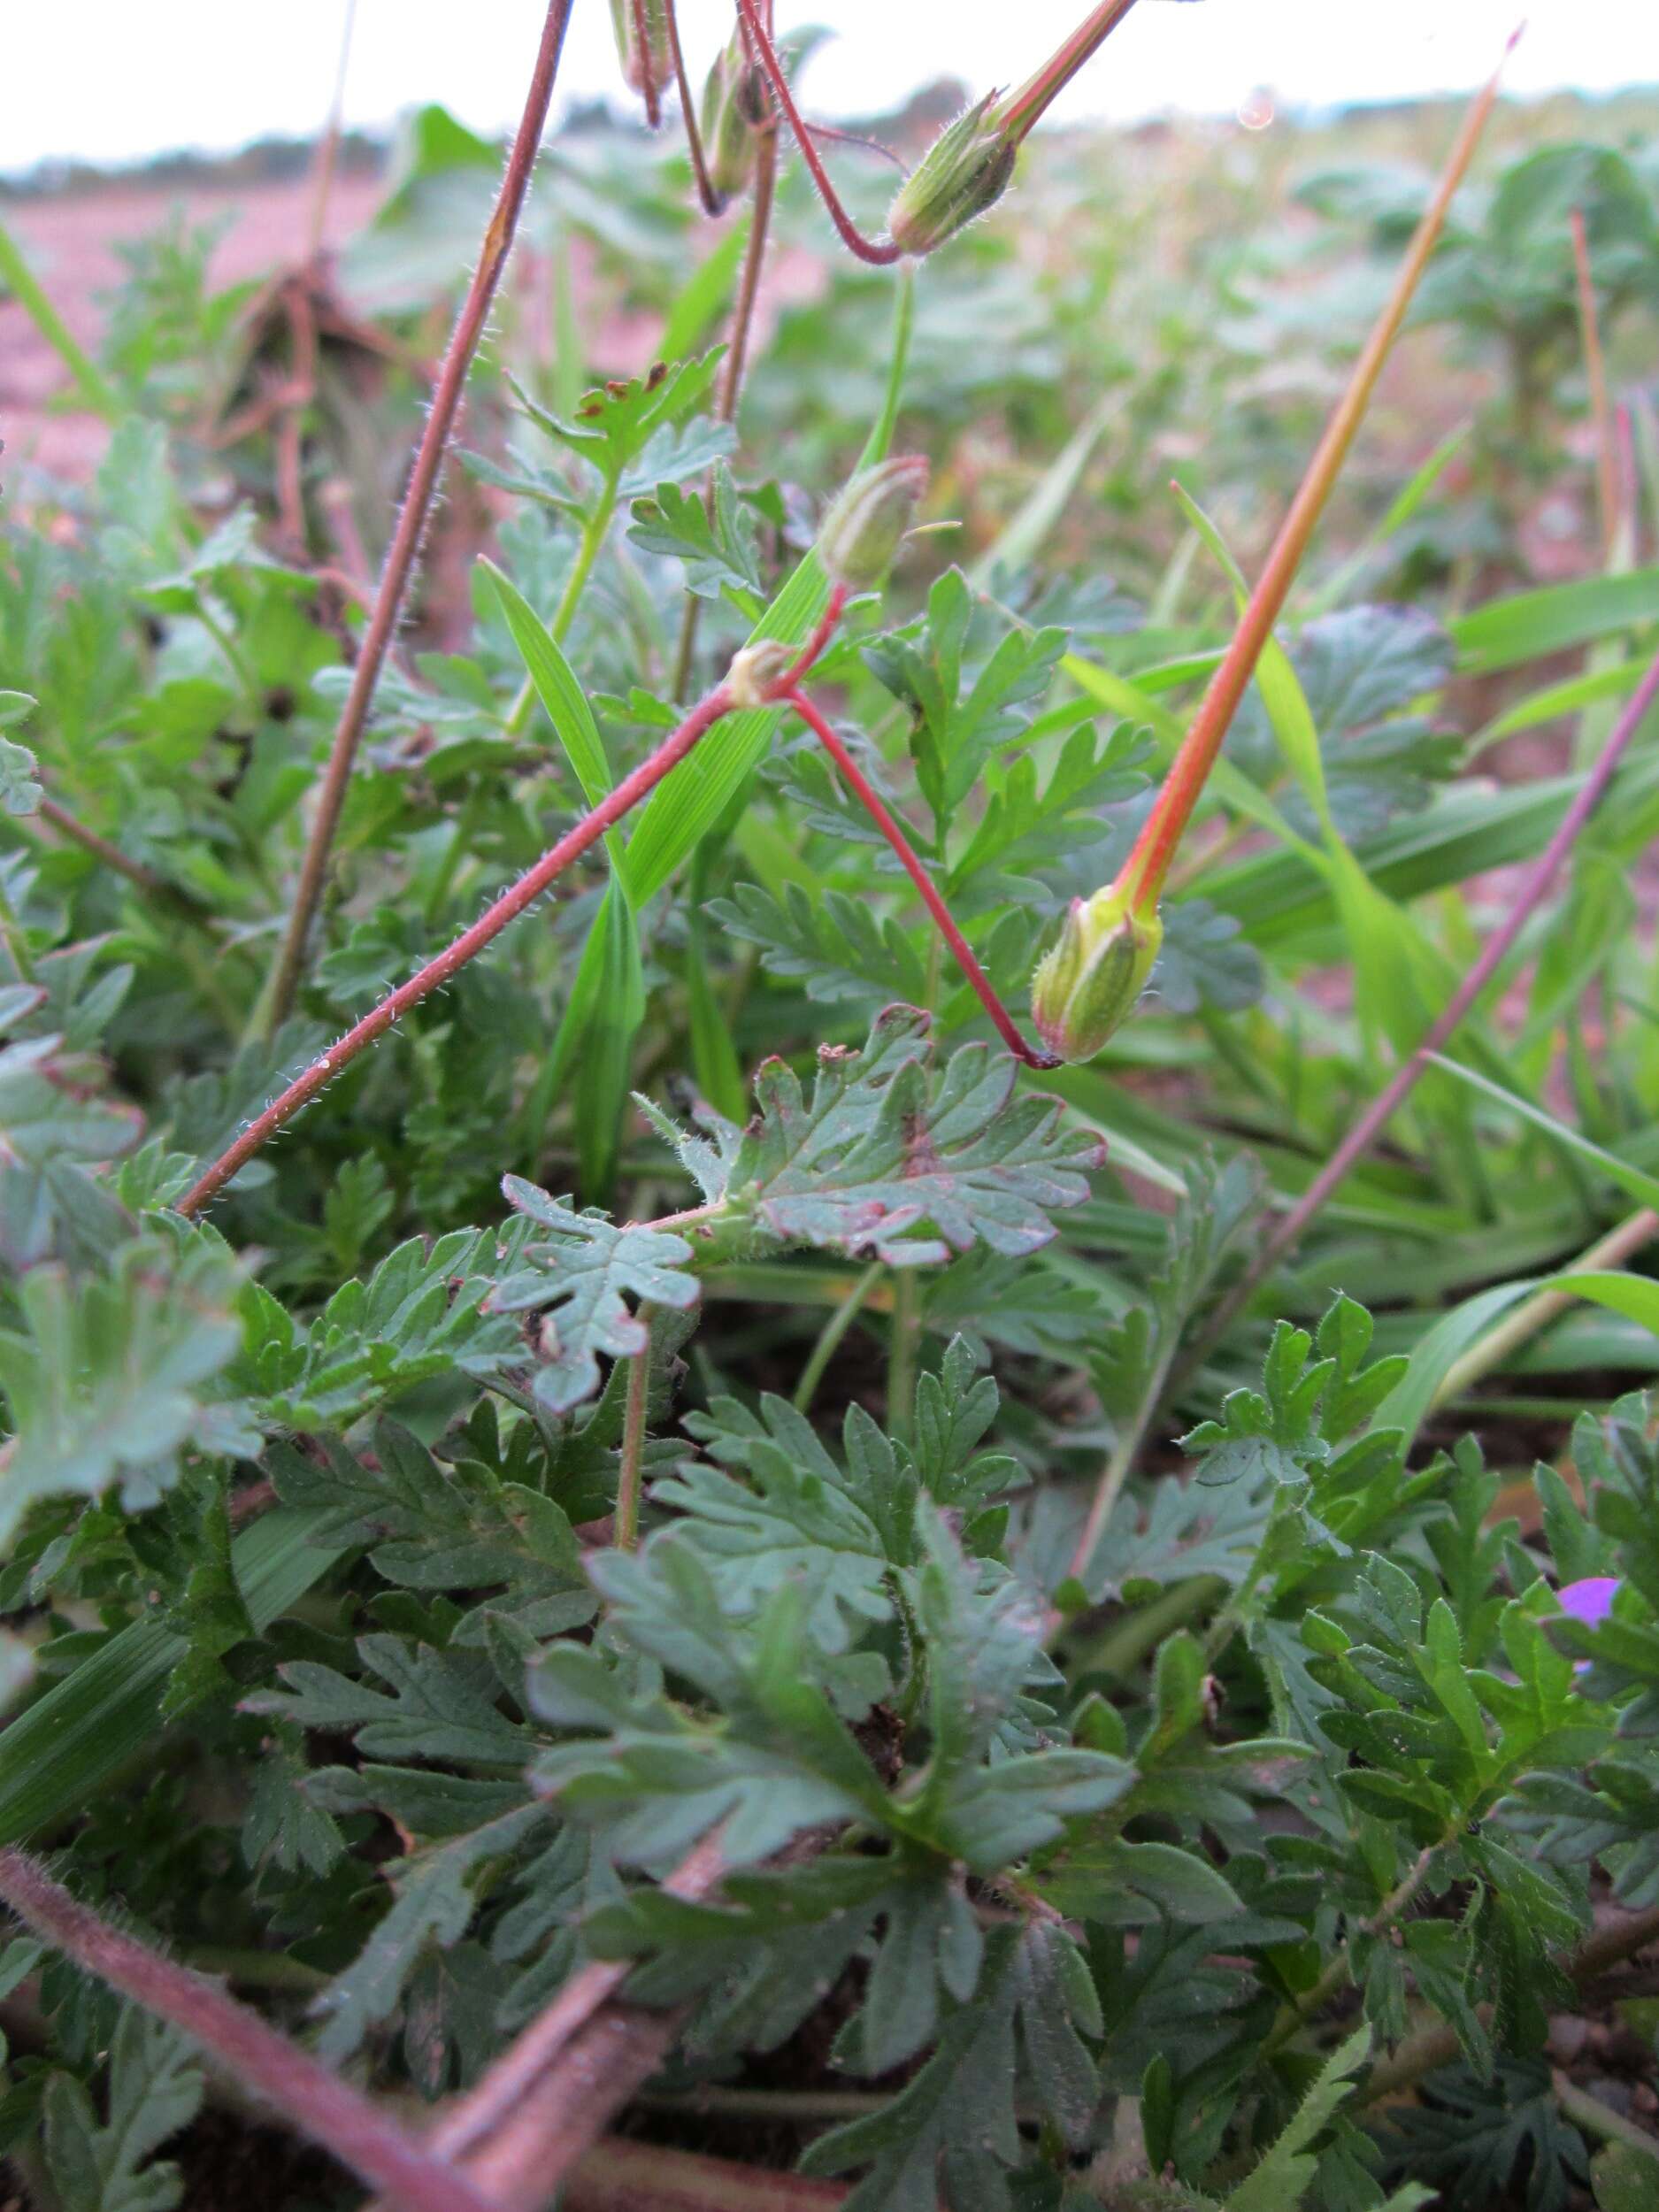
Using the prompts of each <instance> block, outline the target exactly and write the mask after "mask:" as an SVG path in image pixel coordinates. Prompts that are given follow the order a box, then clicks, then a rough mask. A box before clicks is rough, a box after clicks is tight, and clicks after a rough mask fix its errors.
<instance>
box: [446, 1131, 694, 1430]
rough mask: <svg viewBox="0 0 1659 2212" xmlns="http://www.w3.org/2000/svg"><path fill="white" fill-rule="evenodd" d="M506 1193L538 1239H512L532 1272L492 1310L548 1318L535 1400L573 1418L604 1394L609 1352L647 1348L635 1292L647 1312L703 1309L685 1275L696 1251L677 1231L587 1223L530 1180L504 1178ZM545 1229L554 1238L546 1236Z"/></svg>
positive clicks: (519, 1273)
mask: <svg viewBox="0 0 1659 2212" xmlns="http://www.w3.org/2000/svg"><path fill="white" fill-rule="evenodd" d="M502 1188H503V1191H504V1192H505V1193H506V1196H507V1202H508V1203H509V1205H511V1206H513V1207H515V1208H516V1209H517V1210H518V1212H519V1213H520V1214H521V1215H522V1216H523V1217H524V1218H525V1220H526V1223H527V1224H528V1225H529V1233H528V1234H523V1233H521V1234H520V1235H518V1237H516V1238H513V1239H512V1240H511V1247H510V1248H511V1255H512V1257H513V1258H514V1259H516V1260H518V1261H519V1262H521V1263H523V1264H521V1265H519V1266H518V1268H516V1269H515V1271H513V1272H512V1273H511V1274H509V1275H507V1276H506V1277H505V1278H504V1279H503V1280H502V1281H500V1282H498V1283H497V1284H496V1286H495V1289H494V1290H493V1291H492V1292H491V1293H490V1295H489V1304H490V1307H491V1309H492V1310H494V1311H495V1312H498V1313H525V1312H532V1311H534V1312H541V1313H546V1314H547V1315H548V1318H547V1320H545V1321H544V1322H543V1323H542V1325H541V1337H540V1348H541V1354H542V1357H543V1364H542V1366H541V1369H540V1370H539V1371H538V1373H537V1375H536V1379H535V1394H536V1396H537V1397H538V1398H539V1399H540V1400H541V1402H542V1403H543V1404H544V1405H546V1406H547V1407H548V1408H549V1410H550V1411H552V1412H554V1413H564V1412H567V1411H568V1410H569V1409H570V1408H571V1407H572V1406H574V1405H580V1403H581V1402H582V1400H583V1399H584V1398H590V1397H592V1395H593V1394H594V1392H595V1390H597V1389H598V1387H599V1361H598V1354H599V1353H601V1352H605V1353H608V1354H609V1355H610V1356H611V1358H613V1359H631V1358H632V1357H633V1356H634V1355H635V1354H636V1353H638V1352H642V1351H643V1350H644V1349H645V1348H646V1344H647V1342H648V1337H647V1333H646V1331H645V1328H644V1326H643V1325H642V1324H641V1322H639V1321H638V1320H637V1319H635V1317H634V1315H633V1314H631V1313H630V1312H629V1310H628V1308H627V1303H626V1298H625V1296H624V1293H625V1292H626V1293H627V1294H630V1295H632V1296H633V1297H634V1298H635V1299H637V1300H638V1301H639V1302H640V1303H641V1304H645V1303H646V1302H649V1303H651V1304H653V1305H658V1306H678V1307H686V1306H695V1304H696V1302H697V1300H698V1297H699V1296H700V1295H701V1291H700V1287H699V1285H698V1283H697V1279H696V1278H695V1276H694V1275H688V1274H687V1272H686V1271H685V1263H686V1262H687V1260H688V1259H689V1258H690V1257H691V1247H690V1245H689V1244H688V1243H687V1240H686V1239H685V1238H684V1237H682V1236H677V1235H675V1234H674V1233H673V1232H672V1230H666V1229H641V1228H636V1227H634V1226H633V1225H628V1226H627V1227H625V1228H618V1226H617V1225H616V1224H615V1223H614V1222H612V1221H607V1220H606V1219H605V1217H604V1216H603V1214H599V1213H580V1214H579V1213H577V1212H575V1211H574V1210H572V1208H571V1207H569V1206H567V1205H564V1204H562V1203H561V1202H559V1201H558V1200H557V1199H556V1198H549V1196H548V1194H547V1193H546V1192H545V1191H542V1190H538V1189H537V1188H536V1187H535V1185H534V1183H526V1181H524V1179H522V1177H520V1176H517V1175H508V1176H505V1177H503V1180H502ZM537 1229H541V1230H544V1231H546V1232H547V1234H546V1235H545V1236H541V1237H537V1236H536V1235H535V1233H534V1232H535V1231H536V1230H537Z"/></svg>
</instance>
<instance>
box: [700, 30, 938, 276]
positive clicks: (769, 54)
mask: <svg viewBox="0 0 1659 2212" xmlns="http://www.w3.org/2000/svg"><path fill="white" fill-rule="evenodd" d="M737 5H738V12H739V14H740V15H741V18H742V22H743V28H744V31H745V33H746V35H748V38H749V43H750V44H751V45H752V47H753V48H754V50H755V54H756V57H757V59H758V61H759V63H760V65H761V67H762V69H763V70H764V72H765V73H766V81H767V82H768V83H769V84H770V85H771V87H772V93H773V95H774V96H775V97H776V99H777V102H778V105H779V106H780V108H781V109H782V110H783V112H784V114H785V116H786V117H787V120H788V124H789V128H790V129H791V130H792V131H793V132H794V134H795V144H796V145H797V146H798V147H799V148H800V149H801V158H802V159H803V161H804V162H805V164H806V165H807V171H808V173H809V174H810V177H811V179H812V182H813V184H814V185H815V186H816V187H817V188H818V197H819V199H820V200H822V201H823V203H824V205H825V207H826V210H827V211H828V214H829V219H830V220H831V222H832V223H833V224H834V226H835V228H836V232H837V234H839V236H840V238H841V243H842V244H843V245H844V246H845V247H847V249H848V250H849V252H851V253H855V254H856V255H857V257H858V258H859V260H860V261H867V262H869V263H870V264H871V265H872V267H874V268H878V269H883V268H887V267H888V266H889V265H891V264H892V263H893V262H895V261H899V260H902V258H903V250H902V248H901V247H898V246H895V244H894V242H893V241H892V240H891V239H890V238H866V237H865V236H864V233H863V231H861V230H860V229H859V227H858V226H857V224H856V223H855V222H854V220H853V219H852V217H851V216H850V215H849V213H848V212H847V210H846V209H845V207H843V206H842V204H841V195H840V194H839V193H838V192H837V191H836V189H835V187H834V186H833V184H832V183H831V181H830V174H829V171H828V170H827V169H826V167H825V166H824V162H823V157H822V156H821V155H820V154H819V152H818V148H817V147H816V146H815V145H814V144H813V142H812V134H811V132H810V130H809V129H808V128H807V127H806V125H805V123H804V122H803V120H802V119H801V111H800V109H799V108H798V107H797V106H796V105H795V95H794V93H793V92H791V91H790V89H789V80H788V79H787V77H786V76H785V74H784V72H783V64H782V63H781V62H780V60H779V58H778V50H777V48H776V47H775V46H774V45H773V44H772V40H771V39H770V37H769V36H768V35H767V32H766V26H765V24H764V22H763V21H762V20H761V13H760V8H759V5H758V4H757V0H737Z"/></svg>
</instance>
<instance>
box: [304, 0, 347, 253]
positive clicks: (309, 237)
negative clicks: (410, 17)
mask: <svg viewBox="0 0 1659 2212" xmlns="http://www.w3.org/2000/svg"><path fill="white" fill-rule="evenodd" d="M356 26H357V0H346V14H345V21H344V23H343V25H342V27H341V32H340V58H339V59H338V61H337V62H336V63H335V65H334V96H333V97H332V98H331V99H330V101H329V103H328V119H327V120H326V123H325V124H324V126H323V134H322V138H321V140H320V142H319V145H318V148H317V160H316V166H315V169H314V171H313V175H312V182H311V219H310V221H309V222H308V224H307V225H306V231H305V258H306V260H307V261H308V262H315V261H316V260H317V259H318V258H319V256H320V254H321V253H322V250H323V233H324V231H325V229H326V227H327V221H328V195H329V193H330V191H331V190H332V188H333V186H334V169H335V165H337V163H338V161H339V158H340V130H341V125H342V123H343V121H344V119H345V108H346V71H347V69H348V67H349V65H350V61H351V34H352V32H353V30H354V29H355V28H356Z"/></svg>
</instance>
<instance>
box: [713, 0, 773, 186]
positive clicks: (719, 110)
mask: <svg viewBox="0 0 1659 2212" xmlns="http://www.w3.org/2000/svg"><path fill="white" fill-rule="evenodd" d="M770 113H771V105H770V99H769V96H768V93H767V90H766V80H765V77H764V74H763V73H762V71H761V69H760V67H759V65H758V64H757V63H755V62H752V61H751V60H750V59H749V50H748V48H747V47H746V46H745V45H744V43H743V34H742V31H741V28H740V29H738V30H736V31H733V34H732V36H731V39H730V41H729V42H728V43H727V44H726V46H724V47H723V48H722V49H721V50H720V51H719V53H718V54H717V55H716V56H715V58H714V66H713V68H712V69H710V72H709V74H708V78H707V81H705V83H704V85H703V105H702V111H701V114H700V118H699V119H700V121H701V124H702V127H703V159H704V160H705V161H706V163H707V164H708V169H709V181H710V184H711V185H712V186H713V187H714V188H715V190H716V191H717V192H718V194H719V195H720V197H721V198H722V199H723V200H729V199H732V198H733V197H734V196H736V195H737V194H738V193H740V192H741V190H742V189H743V188H744V186H745V185H746V184H747V183H748V182H749V175H750V173H751V172H752V171H753V169H754V166H755V134H756V132H757V130H758V129H759V128H760V127H761V126H762V125H763V124H764V122H765V121H766V119H767V117H768V116H769V115H770Z"/></svg>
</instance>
